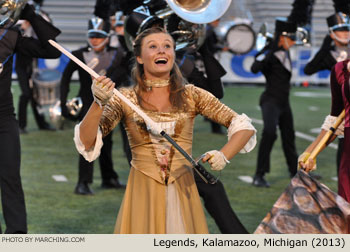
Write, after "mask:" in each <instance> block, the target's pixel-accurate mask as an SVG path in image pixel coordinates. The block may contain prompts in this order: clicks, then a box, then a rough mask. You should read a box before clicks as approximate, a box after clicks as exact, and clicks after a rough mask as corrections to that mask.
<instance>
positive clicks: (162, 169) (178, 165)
mask: <svg viewBox="0 0 350 252" xmlns="http://www.w3.org/2000/svg"><path fill="white" fill-rule="evenodd" d="M120 92H121V93H122V94H124V95H125V96H126V97H127V98H128V99H129V100H130V101H131V102H133V103H134V104H135V105H136V106H138V107H140V106H139V104H138V102H137V97H136V93H135V91H134V90H133V89H132V88H122V89H121V90H120ZM185 94H186V97H187V103H188V105H187V106H186V107H184V108H183V109H181V110H177V111H172V112H157V111H151V110H145V109H143V111H144V112H145V113H146V114H147V115H148V116H149V117H150V118H151V119H152V120H153V121H154V122H156V123H157V124H158V125H159V126H160V127H161V128H162V129H163V130H164V131H165V132H167V133H168V135H170V136H171V137H172V138H173V139H174V140H175V141H176V142H177V144H179V145H180V146H181V147H182V148H183V149H184V150H185V151H186V152H187V153H189V154H191V153H192V135H193V125H194V118H195V116H196V115H197V114H202V115H203V116H206V117H208V118H210V119H212V120H214V121H216V122H218V123H220V124H222V125H224V126H225V127H228V126H229V125H230V123H231V121H232V118H233V117H234V116H236V113H235V112H234V111H233V110H231V109H230V108H228V107H227V106H225V105H224V104H222V103H221V102H220V101H219V100H218V99H216V98H215V97H214V96H213V95H212V94H210V93H209V92H207V91H205V90H203V89H201V88H198V87H195V86H193V85H186V92H185ZM120 121H122V122H123V123H124V125H125V129H126V131H127V134H128V139H129V144H130V148H131V151H132V162H131V165H132V166H133V167H134V168H135V169H137V170H139V171H141V172H143V173H144V174H146V175H148V176H150V177H152V178H153V179H155V180H157V181H159V182H160V183H171V182H172V181H173V180H175V179H176V178H177V177H179V176H181V175H182V174H183V173H185V172H188V171H191V169H192V168H191V167H190V163H189V162H188V161H187V160H186V159H185V158H184V157H183V156H182V155H181V154H180V153H179V152H178V151H177V150H175V149H174V148H173V147H172V146H171V144H170V143H169V142H168V141H167V140H166V139H165V138H163V137H162V136H160V135H157V134H156V133H153V132H152V130H151V129H150V127H149V126H147V125H146V123H145V121H144V120H143V119H142V118H141V117H140V116H139V115H138V114H137V113H136V112H134V111H133V110H132V109H131V108H130V107H129V106H128V105H126V104H125V103H124V102H122V101H121V100H120V99H119V98H118V97H117V96H116V95H115V96H113V97H112V99H111V100H110V102H109V103H108V105H107V106H106V107H105V110H104V112H103V116H102V119H101V122H100V127H101V129H102V132H103V135H106V134H108V133H109V132H110V131H111V130H112V129H113V128H114V127H115V126H116V125H117V124H118V123H119V122H120Z"/></svg>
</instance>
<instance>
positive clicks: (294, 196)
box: [254, 170, 350, 234]
mask: <svg viewBox="0 0 350 252" xmlns="http://www.w3.org/2000/svg"><path fill="white" fill-rule="evenodd" d="M254 233H255V234H349V233H350V204H349V203H348V202H347V201H345V200H344V199H343V198H342V197H341V196H339V195H338V194H336V193H334V192H333V191H331V190H330V189H329V188H328V187H327V186H325V185H324V184H322V183H320V182H319V181H317V180H315V179H314V178H312V177H310V175H309V174H307V173H306V172H304V171H303V170H299V171H298V173H297V174H296V175H295V176H294V178H293V179H292V180H291V182H290V184H289V185H288V187H287V188H286V190H285V191H284V192H283V193H282V195H281V196H280V197H279V198H278V200H277V201H276V202H275V204H274V205H273V207H272V209H271V210H270V211H269V213H268V214H267V215H266V217H265V218H264V219H263V220H262V222H261V223H260V225H259V226H258V227H257V229H256V230H255V232H254Z"/></svg>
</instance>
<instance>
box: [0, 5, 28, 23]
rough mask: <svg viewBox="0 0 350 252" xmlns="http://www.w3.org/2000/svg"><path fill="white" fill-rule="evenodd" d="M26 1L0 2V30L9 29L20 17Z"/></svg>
mask: <svg viewBox="0 0 350 252" xmlns="http://www.w3.org/2000/svg"><path fill="white" fill-rule="evenodd" d="M26 3H27V0H0V28H5V29H7V28H10V27H11V26H12V25H14V24H15V23H16V22H17V21H18V19H19V18H20V16H21V12H22V10H23V8H24V6H25V5H26Z"/></svg>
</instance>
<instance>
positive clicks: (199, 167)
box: [160, 131, 217, 185]
mask: <svg viewBox="0 0 350 252" xmlns="http://www.w3.org/2000/svg"><path fill="white" fill-rule="evenodd" d="M160 134H161V135H162V136H163V137H164V138H165V139H166V140H168V141H169V143H171V144H172V145H173V146H174V147H175V149H177V150H178V151H179V152H180V153H181V154H182V155H183V156H184V157H185V158H186V159H187V160H188V161H189V162H190V163H191V164H192V166H193V168H194V170H195V171H196V172H197V173H198V175H199V176H200V177H201V178H202V179H203V180H204V182H205V183H207V184H208V183H209V184H212V185H213V184H216V182H217V179H216V178H215V177H214V176H213V175H212V174H210V173H209V172H208V171H207V170H206V169H205V168H204V166H202V165H201V164H199V163H198V162H196V161H195V160H194V159H193V158H192V157H191V156H190V155H189V154H188V153H187V152H186V151H185V150H184V149H182V148H181V146H180V145H178V144H177V143H176V142H175V141H174V139H172V138H171V137H170V136H169V135H168V134H167V133H165V132H164V131H162V132H160Z"/></svg>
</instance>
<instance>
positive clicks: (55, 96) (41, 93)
mask: <svg viewBox="0 0 350 252" xmlns="http://www.w3.org/2000/svg"><path fill="white" fill-rule="evenodd" d="M32 80H33V84H34V85H33V89H34V90H33V91H34V92H33V93H34V98H35V100H36V101H37V103H38V104H39V105H40V106H46V105H54V104H55V103H56V102H57V101H58V100H59V99H60V81H61V73H60V72H59V71H58V70H55V69H40V70H38V71H34V73H33V75H32Z"/></svg>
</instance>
